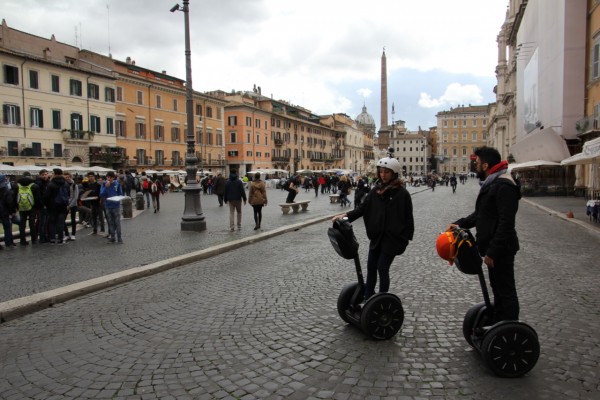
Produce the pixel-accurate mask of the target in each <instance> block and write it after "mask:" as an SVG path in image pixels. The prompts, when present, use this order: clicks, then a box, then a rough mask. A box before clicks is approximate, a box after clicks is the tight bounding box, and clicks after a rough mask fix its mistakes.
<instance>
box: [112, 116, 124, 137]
mask: <svg viewBox="0 0 600 400" xmlns="http://www.w3.org/2000/svg"><path fill="white" fill-rule="evenodd" d="M115 122H116V124H115V132H116V133H117V136H118V137H127V124H126V123H125V121H124V120H122V119H118V120H116V121H115Z"/></svg>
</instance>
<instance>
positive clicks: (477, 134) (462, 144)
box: [436, 105, 489, 174]
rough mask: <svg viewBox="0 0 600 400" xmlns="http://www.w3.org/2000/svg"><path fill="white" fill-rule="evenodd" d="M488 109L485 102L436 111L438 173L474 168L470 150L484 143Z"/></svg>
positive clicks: (472, 150)
mask: <svg viewBox="0 0 600 400" xmlns="http://www.w3.org/2000/svg"><path fill="white" fill-rule="evenodd" d="M488 109H489V106H487V105H480V106H472V105H469V106H459V107H456V108H451V109H450V110H449V111H441V112H439V113H437V114H436V118H437V128H436V134H437V138H436V142H437V143H436V145H437V148H436V153H437V157H438V159H437V172H438V173H441V174H445V173H450V174H451V173H457V174H464V173H468V172H471V171H474V164H473V163H474V159H475V158H474V157H473V155H474V152H475V150H476V149H478V148H479V147H482V146H484V145H486V143H487V132H488V118H489V116H488Z"/></svg>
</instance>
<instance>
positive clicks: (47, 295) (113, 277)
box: [0, 213, 339, 323]
mask: <svg viewBox="0 0 600 400" xmlns="http://www.w3.org/2000/svg"><path fill="white" fill-rule="evenodd" d="M337 214H339V213H335V214H331V215H328V216H322V217H318V218H313V219H310V220H307V221H302V222H298V223H296V224H292V225H286V226H283V227H280V228H276V229H273V230H271V231H267V232H263V233H259V234H258V235H254V236H250V237H246V238H242V239H238V240H234V241H231V242H228V243H224V244H221V245H217V246H213V247H210V248H208V249H204V250H198V251H195V252H191V253H187V254H184V255H181V256H177V257H173V258H169V259H166V260H163V261H158V262H155V263H152V264H148V265H144V266H141V267H135V268H130V269H128V270H125V271H120V272H116V273H114V274H109V275H105V276H101V277H98V278H94V279H89V280H87V281H83V282H78V283H74V284H72V285H67V286H64V287H61V288H57V289H53V290H48V291H46V292H42V293H36V294H33V295H31V296H26V297H21V298H18V299H13V300H9V301H5V302H3V303H0V323H2V322H6V321H10V320H13V319H16V318H19V317H22V316H24V315H27V314H31V313H34V312H37V311H40V310H43V309H46V308H49V307H52V306H53V305H55V304H59V303H63V302H65V301H68V300H71V299H74V298H76V297H79V296H84V295H86V294H90V293H93V292H96V291H99V290H102V289H106V288H109V287H113V286H116V285H120V284H122V283H126V282H130V281H133V280H135V279H138V278H143V277H146V276H150V275H154V274H157V273H159V272H162V271H166V270H169V269H172V268H176V267H180V266H182V265H186V264H190V263H193V262H196V261H200V260H204V259H207V258H210V257H214V256H216V255H219V254H222V253H225V252H227V251H230V250H234V249H238V248H240V247H243V246H247V245H249V244H253V243H257V242H261V241H263V240H266V239H269V238H272V237H275V236H279V235H282V234H284V233H287V232H291V231H297V230H299V229H302V228H303V227H306V226H310V225H314V224H318V223H320V222H323V221H326V220H329V219H331V218H332V217H333V216H335V215H337Z"/></svg>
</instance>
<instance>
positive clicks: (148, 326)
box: [0, 182, 600, 399]
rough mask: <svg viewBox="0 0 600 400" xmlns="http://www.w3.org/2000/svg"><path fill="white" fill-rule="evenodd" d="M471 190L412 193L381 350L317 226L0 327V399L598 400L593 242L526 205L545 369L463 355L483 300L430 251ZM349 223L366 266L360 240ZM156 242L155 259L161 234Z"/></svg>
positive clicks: (525, 304) (525, 307) (526, 294)
mask: <svg viewBox="0 0 600 400" xmlns="http://www.w3.org/2000/svg"><path fill="white" fill-rule="evenodd" d="M476 190H477V185H476V183H475V182H469V183H468V184H467V185H459V188H458V192H457V194H455V195H453V194H452V193H451V191H450V189H447V188H446V187H437V188H436V190H435V192H430V191H427V192H423V193H420V194H418V195H415V196H414V197H413V200H414V208H415V217H416V232H415V239H414V241H413V242H411V244H410V245H409V247H408V249H407V252H406V253H405V254H404V255H402V256H400V257H398V258H396V260H395V262H394V264H393V266H392V271H391V272H392V284H391V291H392V292H393V293H395V294H397V295H398V296H400V298H401V299H402V302H403V305H404V310H405V313H406V316H405V321H404V325H403V327H402V329H401V331H400V332H399V333H398V335H396V336H395V337H394V338H392V339H391V340H389V341H382V342H374V341H370V340H367V339H366V338H365V336H364V334H363V333H362V332H361V331H360V330H358V329H357V328H355V327H353V326H348V325H346V324H344V323H343V322H342V321H341V319H340V318H339V316H338V315H337V310H336V301H337V296H338V294H339V291H340V289H341V288H342V286H343V285H344V284H345V283H350V282H353V281H354V280H355V279H356V277H355V273H354V266H353V263H352V261H351V260H350V261H349V260H343V259H341V258H340V257H339V256H337V254H336V253H335V252H334V251H333V250H332V249H331V246H330V245H329V243H328V241H327V238H326V233H325V231H326V228H327V227H328V226H329V224H328V223H327V222H323V223H320V224H315V225H311V226H308V227H305V228H303V229H299V230H297V231H295V232H290V233H286V234H284V235H281V236H280V237H277V238H273V239H270V240H268V241H263V242H258V243H254V244H251V245H248V246H245V247H242V248H239V249H236V250H233V251H230V252H227V253H224V254H220V255H219V256H217V257H215V258H212V259H207V260H203V261H199V262H195V263H192V264H190V265H187V266H183V267H179V268H176V269H172V270H169V271H167V272H163V273H161V274H158V275H154V276H151V277H147V278H144V279H140V280H136V281H132V282H129V283H127V284H123V285H119V286H116V287H113V288H110V289H107V290H103V291H100V292H96V293H94V294H91V295H87V296H84V297H80V298H78V299H75V300H71V301H69V302H66V303H63V304H59V305H56V306H55V307H53V308H50V309H46V310H43V311H40V312H37V313H35V314H32V315H28V316H24V317H22V318H20V319H17V320H13V321H9V322H6V323H4V324H1V325H0V398H2V399H21V398H39V399H50V398H56V399H59V398H61V399H62V398H77V399H81V398H90V399H92V398H93V399H99V398H110V399H121V398H127V399H154V398H161V399H168V398H173V399H186V398H188V399H283V398H289V399H308V398H310V399H330V398H333V399H393V398H396V399H425V398H427V399H504V398H506V399H596V398H598V396H599V395H600V377H599V376H598V371H599V370H600V368H599V365H598V363H599V360H600V335H598V334H597V332H598V330H599V329H600V315H599V314H600V293H599V291H598V289H597V288H598V284H599V282H598V281H599V278H598V274H597V264H598V263H597V259H598V256H599V255H600V251H599V250H598V245H599V244H600V238H599V236H597V235H595V234H593V233H591V232H590V231H589V230H586V229H582V228H581V227H580V226H578V225H576V224H572V223H569V222H568V221H566V220H563V219H561V218H555V217H554V216H552V215H549V214H548V213H547V212H545V211H543V210H540V209H538V208H536V207H534V206H532V205H531V204H530V203H529V202H522V203H521V207H520V210H519V215H518V226H517V229H518V231H519V235H520V239H521V245H522V249H521V251H520V252H519V253H518V255H517V260H516V265H517V268H516V269H517V285H518V288H519V293H520V299H521V303H522V319H523V320H524V321H526V322H528V323H529V324H530V325H532V326H533V327H534V328H535V329H536V330H537V332H538V334H539V339H540V344H541V355H540V359H539V361H538V364H537V366H536V367H535V368H534V369H533V370H532V371H531V372H530V373H529V374H528V375H527V376H525V377H523V378H520V379H500V378H497V377H495V376H494V375H493V374H492V373H490V372H489V371H488V369H487V368H486V367H485V366H484V364H483V363H482V361H481V358H480V357H479V354H478V353H477V352H476V351H474V350H472V349H471V348H469V346H468V345H467V344H466V342H465V340H464V338H463V337H462V319H463V316H464V314H465V312H466V311H467V310H468V308H469V307H470V306H471V305H473V304H475V303H477V302H479V301H481V290H480V287H479V284H478V282H477V279H476V278H474V277H472V276H467V275H463V274H461V273H459V272H458V271H456V270H455V269H453V268H452V267H449V266H448V265H447V263H446V262H444V261H442V260H441V259H439V258H438V257H437V255H436V254H435V245H434V243H435V238H436V237H437V233H438V232H439V231H440V230H442V229H443V228H444V227H445V226H446V224H447V223H448V222H450V221H451V220H454V219H456V218H457V217H460V216H463V215H465V214H466V213H468V212H470V211H471V209H472V207H473V205H474V200H475V194H476ZM323 200H325V199H323ZM317 201H319V200H317ZM274 203H275V202H274V201H273V204H274ZM311 204H312V203H311ZM329 207H332V208H333V209H332V210H325V211H327V212H331V211H337V210H338V209H339V208H334V207H333V206H329V205H324V206H323V209H328V208H329ZM273 208H275V207H273ZM314 208H315V209H317V208H318V207H314ZM277 209H278V207H277ZM247 210H248V209H245V211H246V212H245V215H246V217H248V216H249V214H250V213H249V212H248V211H247ZM277 211H278V210H277ZM325 211H324V213H325ZM161 212H162V211H161ZM315 214H316V211H315ZM273 215H274V216H275V215H276V213H274V214H273ZM151 217H153V215H145V213H144V214H142V215H140V216H139V217H137V218H134V220H132V221H131V222H133V221H135V220H137V219H138V218H139V219H140V221H142V219H141V218H151ZM313 217H314V215H313ZM273 218H274V217H273ZM292 218H295V217H292ZM301 218H302V217H301ZM245 221H247V220H246V219H245ZM128 222H129V221H128ZM222 225H224V227H223V230H226V229H227V226H228V223H227V222H222ZM249 225H250V224H249V223H246V224H245V226H249ZM354 225H355V232H356V233H357V236H358V238H359V241H360V243H361V254H362V260H363V263H364V262H365V258H366V247H367V246H366V243H367V242H366V238H365V234H364V228H363V226H362V223H361V222H360V221H356V222H355V224H354ZM209 226H210V225H209ZM126 229H127V228H126ZM211 229H212V228H211ZM244 229H246V228H244ZM248 229H250V230H251V228H248ZM155 230H156V231H158V229H157V228H155ZM174 231H175V229H173V232H174ZM126 232H127V231H126ZM211 232H213V233H210V232H209V235H205V236H210V235H214V236H217V235H219V234H220V235H224V234H223V233H221V232H220V231H219V230H218V229H216V228H215V231H211ZM242 232H244V231H242ZM236 234H237V232H236ZM242 234H244V233H242ZM128 236H129V238H128V239H127V243H126V245H125V246H121V247H119V246H109V245H104V243H102V245H101V246H105V247H101V246H100V247H96V248H95V251H96V255H97V257H98V258H104V259H106V258H107V257H102V256H101V255H100V252H104V254H108V255H110V256H111V257H114V256H115V253H118V252H121V251H124V252H127V253H126V254H131V255H132V256H133V257H138V255H137V254H136V253H135V252H132V253H129V251H132V250H125V249H127V248H128V244H129V243H131V242H134V240H133V235H132V234H131V233H130V234H129V235H128ZM162 236H164V235H162ZM181 236H184V235H181ZM126 237H127V236H126ZM150 237H151V238H152V239H153V240H149V241H148V242H149V244H150V243H152V248H154V249H155V251H162V250H163V249H161V248H160V245H159V244H158V243H159V239H160V237H161V234H160V232H152V233H151V235H150ZM140 240H141V239H140ZM78 244H79V242H77V245H78ZM90 245H93V242H90ZM69 246H71V245H69ZM69 246H65V248H69ZM75 246H76V245H73V247H72V248H73V249H75ZM105 249H106V250H105ZM122 249H124V250H122ZM17 250H19V249H17ZM26 251H29V250H26ZM52 251H53V249H52ZM166 252H167V253H169V250H168V249H166ZM13 254H16V251H15V253H13ZM59 265H60V264H58V263H57V264H54V266H53V268H60V267H59Z"/></svg>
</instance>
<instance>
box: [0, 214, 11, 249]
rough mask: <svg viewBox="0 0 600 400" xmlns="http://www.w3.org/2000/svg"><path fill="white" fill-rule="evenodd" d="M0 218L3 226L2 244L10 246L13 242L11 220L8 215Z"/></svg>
mask: <svg viewBox="0 0 600 400" xmlns="http://www.w3.org/2000/svg"><path fill="white" fill-rule="evenodd" d="M0 218H1V219H2V228H4V244H5V245H7V246H10V245H12V243H13V235H12V222H11V220H10V216H8V215H7V216H5V217H0Z"/></svg>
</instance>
